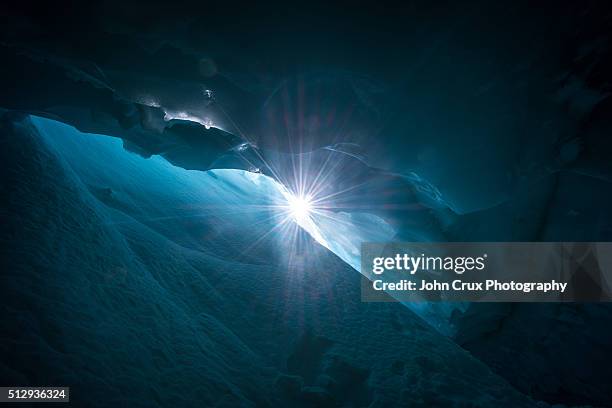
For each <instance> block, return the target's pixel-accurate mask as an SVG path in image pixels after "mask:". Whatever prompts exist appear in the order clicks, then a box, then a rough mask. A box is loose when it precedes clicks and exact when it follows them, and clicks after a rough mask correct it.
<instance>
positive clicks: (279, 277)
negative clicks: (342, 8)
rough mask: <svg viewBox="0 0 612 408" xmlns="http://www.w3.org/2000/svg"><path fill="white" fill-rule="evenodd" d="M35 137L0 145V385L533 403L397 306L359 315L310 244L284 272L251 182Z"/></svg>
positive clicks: (108, 147) (104, 394)
mask: <svg viewBox="0 0 612 408" xmlns="http://www.w3.org/2000/svg"><path fill="white" fill-rule="evenodd" d="M34 122H35V123H36V125H37V126H38V128H39V129H40V131H37V130H36V129H35V128H34V127H33V126H32V125H31V124H30V123H29V122H28V120H23V121H19V122H15V121H9V120H6V119H5V120H4V121H3V122H2V127H1V132H0V133H1V136H2V142H3V146H4V149H3V151H2V163H3V166H4V174H5V184H4V185H5V191H6V192H7V193H8V194H7V197H9V200H8V202H7V203H6V206H5V211H6V213H5V214H6V215H7V218H6V219H7V222H6V223H3V225H2V244H3V245H2V248H3V252H4V256H10V268H6V269H4V270H3V273H2V285H1V289H0V290H1V291H2V298H3V303H2V313H3V316H5V317H6V320H5V321H6V324H5V325H4V326H3V331H2V333H1V336H2V342H1V343H0V344H2V347H3V350H2V354H3V356H4V357H3V360H2V362H1V363H0V373H1V375H2V378H3V379H4V380H5V381H3V383H11V384H31V385H34V384H66V385H70V386H71V387H72V392H71V398H73V399H74V402H75V403H76V404H83V403H84V401H87V403H88V404H89V405H91V406H148V407H150V406H266V405H272V406H305V407H306V406H325V405H328V406H394V405H410V406H432V405H451V406H492V405H495V406H507V407H523V406H525V407H526V406H535V404H534V403H533V402H532V401H531V400H530V399H528V398H526V397H524V396H523V395H521V394H520V393H518V392H516V391H515V390H514V389H513V388H512V387H510V386H509V385H508V384H507V383H506V382H505V381H504V380H503V379H501V378H500V377H498V376H497V375H495V374H493V373H492V372H491V371H490V370H489V368H487V367H486V366H485V365H484V364H482V363H480V362H479V361H477V360H476V359H474V358H473V357H472V356H471V355H470V354H469V353H467V352H465V351H464V350H462V349H461V348H459V347H458V346H457V345H456V344H454V343H453V342H452V341H450V340H449V339H448V338H446V337H444V336H441V335H439V334H438V333H437V332H436V331H434V330H432V329H431V328H430V327H429V326H428V325H427V324H425V323H424V322H423V321H422V320H421V319H419V318H418V317H417V316H416V315H414V314H413V313H411V312H410V311H409V309H407V308H405V307H404V306H402V305H400V304H396V303H378V304H365V303H362V302H361V301H360V299H359V294H360V291H359V279H356V278H355V277H356V276H355V275H356V273H355V271H354V270H353V269H352V268H351V267H349V266H348V265H347V264H346V263H345V262H344V261H342V260H340V259H339V258H338V257H336V256H335V255H333V254H332V253H331V252H330V251H328V250H327V249H326V248H323V247H322V246H320V245H317V244H315V243H314V242H313V241H312V240H311V239H308V237H307V236H305V237H302V245H308V249H307V250H302V251H300V250H299V248H297V249H296V251H293V252H291V254H292V257H291V259H287V245H289V243H288V242H286V240H283V239H281V238H280V237H278V236H276V235H275V234H267V232H269V230H270V228H271V227H273V226H272V225H270V218H268V217H264V216H262V214H261V211H255V210H254V209H256V208H258V206H260V205H261V204H264V203H266V202H267V201H266V200H268V198H269V197H268V195H269V194H275V193H274V191H269V190H267V187H266V185H265V182H264V184H263V186H262V185H259V186H257V187H258V190H253V188H252V185H253V182H254V181H253V180H260V179H258V178H257V179H252V177H253V176H252V175H249V174H248V173H243V172H232V173H227V174H221V173H219V172H213V173H207V174H205V173H202V172H197V171H187V170H183V169H179V168H176V167H174V166H172V165H170V164H169V163H168V162H166V161H164V160H163V159H161V158H156V157H152V158H150V159H144V158H142V157H140V156H138V155H136V154H133V153H129V152H127V151H125V150H124V149H123V147H122V145H121V142H120V141H119V140H117V139H113V138H109V137H105V136H99V135H91V134H81V133H79V132H77V131H75V130H73V129H72V128H69V127H67V126H65V125H61V124H57V123H51V122H47V121H41V120H38V119H34ZM247 186H250V187H248V191H247V190H246V189H247ZM254 191H260V192H261V194H256V193H254ZM247 227H248V228H247Z"/></svg>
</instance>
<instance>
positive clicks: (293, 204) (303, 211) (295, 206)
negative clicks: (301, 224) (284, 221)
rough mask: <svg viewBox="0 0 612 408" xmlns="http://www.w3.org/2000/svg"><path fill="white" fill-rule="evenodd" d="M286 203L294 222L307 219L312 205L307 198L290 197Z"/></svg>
mask: <svg viewBox="0 0 612 408" xmlns="http://www.w3.org/2000/svg"><path fill="white" fill-rule="evenodd" d="M287 201H289V211H290V212H291V215H292V216H293V218H294V219H295V220H296V221H304V220H306V219H308V217H309V216H310V212H311V211H312V205H311V203H310V200H309V199H308V198H306V197H298V196H294V195H290V196H289V197H287Z"/></svg>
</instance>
